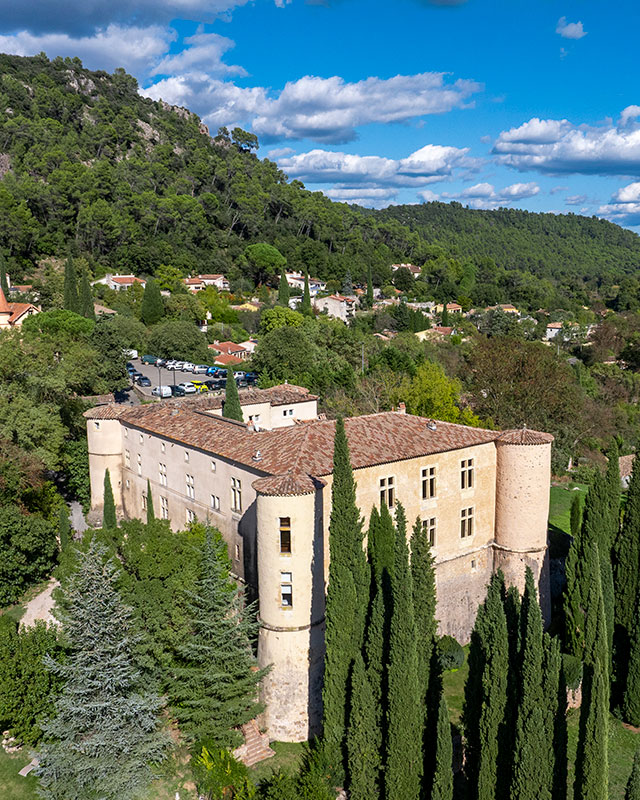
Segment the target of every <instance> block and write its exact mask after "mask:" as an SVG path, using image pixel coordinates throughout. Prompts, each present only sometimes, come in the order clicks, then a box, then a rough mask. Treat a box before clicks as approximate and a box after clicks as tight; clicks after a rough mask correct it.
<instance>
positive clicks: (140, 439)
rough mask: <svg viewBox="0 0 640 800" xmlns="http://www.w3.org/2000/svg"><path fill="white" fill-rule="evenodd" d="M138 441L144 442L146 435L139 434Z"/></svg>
mask: <svg viewBox="0 0 640 800" xmlns="http://www.w3.org/2000/svg"><path fill="white" fill-rule="evenodd" d="M138 441H139V442H140V444H144V435H143V434H142V433H141V434H139V438H138Z"/></svg>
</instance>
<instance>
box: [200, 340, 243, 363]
mask: <svg viewBox="0 0 640 800" xmlns="http://www.w3.org/2000/svg"><path fill="white" fill-rule="evenodd" d="M209 350H216V351H217V352H218V353H221V354H224V355H227V356H234V357H235V358H237V359H238V360H239V361H244V360H245V359H247V358H249V356H250V355H251V353H250V352H249V351H248V350H247V349H246V348H245V347H243V346H242V345H241V344H236V343H235V342H214V343H213V344H210V345H209Z"/></svg>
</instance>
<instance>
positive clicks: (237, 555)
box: [236, 544, 240, 561]
mask: <svg viewBox="0 0 640 800" xmlns="http://www.w3.org/2000/svg"><path fill="white" fill-rule="evenodd" d="M236 561H240V545H239V544H237V545H236Z"/></svg>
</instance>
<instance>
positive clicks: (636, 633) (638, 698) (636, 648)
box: [622, 597, 640, 727]
mask: <svg viewBox="0 0 640 800" xmlns="http://www.w3.org/2000/svg"><path fill="white" fill-rule="evenodd" d="M638 603H640V597H639V598H638ZM636 608H637V611H636V616H635V623H634V626H633V629H632V632H631V641H630V647H629V665H628V667H627V670H626V675H625V679H626V680H625V684H624V694H623V697H622V713H623V717H624V720H625V722H628V723H630V724H631V725H635V726H636V727H637V726H639V725H640V619H639V618H638V614H639V613H640V605H636Z"/></svg>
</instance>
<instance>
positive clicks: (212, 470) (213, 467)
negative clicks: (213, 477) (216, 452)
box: [211, 461, 216, 472]
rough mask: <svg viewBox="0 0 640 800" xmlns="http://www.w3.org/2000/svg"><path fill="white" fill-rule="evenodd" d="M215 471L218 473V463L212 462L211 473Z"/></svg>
mask: <svg viewBox="0 0 640 800" xmlns="http://www.w3.org/2000/svg"><path fill="white" fill-rule="evenodd" d="M215 471H216V462H215V461H212V462H211V472H215Z"/></svg>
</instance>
